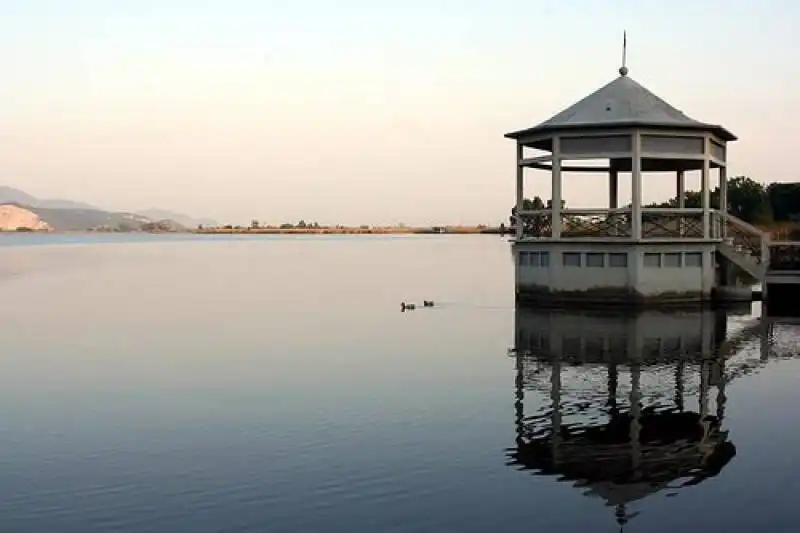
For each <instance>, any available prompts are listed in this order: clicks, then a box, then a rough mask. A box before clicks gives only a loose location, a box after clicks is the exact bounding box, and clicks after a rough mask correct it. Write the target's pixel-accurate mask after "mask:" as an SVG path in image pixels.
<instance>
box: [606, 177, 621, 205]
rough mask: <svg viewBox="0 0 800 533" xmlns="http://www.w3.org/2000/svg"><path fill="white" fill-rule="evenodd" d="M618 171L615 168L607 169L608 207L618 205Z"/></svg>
mask: <svg viewBox="0 0 800 533" xmlns="http://www.w3.org/2000/svg"><path fill="white" fill-rule="evenodd" d="M618 204H619V173H618V172H617V171H616V170H609V171H608V208H609V209H616V208H617V207H619V205H618Z"/></svg>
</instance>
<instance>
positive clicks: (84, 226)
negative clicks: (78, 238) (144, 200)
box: [27, 206, 155, 231]
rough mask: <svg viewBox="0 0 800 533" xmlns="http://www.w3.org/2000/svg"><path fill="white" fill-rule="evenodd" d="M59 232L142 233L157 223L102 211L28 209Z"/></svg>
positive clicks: (134, 216) (127, 214)
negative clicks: (145, 226) (142, 230)
mask: <svg viewBox="0 0 800 533" xmlns="http://www.w3.org/2000/svg"><path fill="white" fill-rule="evenodd" d="M27 209H28V210H30V211H33V212H34V213H36V214H37V215H39V218H41V219H42V220H44V221H45V222H47V223H48V224H49V225H50V226H51V227H52V228H53V229H55V230H58V231H85V230H106V231H140V230H141V229H142V226H144V225H145V224H150V223H153V222H155V221H154V220H151V219H149V218H146V217H143V216H140V215H135V214H133V213H112V212H110V211H102V210H100V209H58V208H52V207H36V206H30V207H28V208H27Z"/></svg>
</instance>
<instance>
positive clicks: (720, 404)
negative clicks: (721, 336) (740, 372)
mask: <svg viewBox="0 0 800 533" xmlns="http://www.w3.org/2000/svg"><path fill="white" fill-rule="evenodd" d="M716 364H717V365H718V372H719V381H718V382H717V422H718V423H719V424H720V425H721V424H722V419H723V418H725V403H726V402H727V401H728V397H727V396H725V385H726V384H727V382H728V380H727V378H726V377H725V358H724V357H720V358H719V359H717V363H716Z"/></svg>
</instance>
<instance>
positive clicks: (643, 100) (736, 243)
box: [505, 66, 768, 303]
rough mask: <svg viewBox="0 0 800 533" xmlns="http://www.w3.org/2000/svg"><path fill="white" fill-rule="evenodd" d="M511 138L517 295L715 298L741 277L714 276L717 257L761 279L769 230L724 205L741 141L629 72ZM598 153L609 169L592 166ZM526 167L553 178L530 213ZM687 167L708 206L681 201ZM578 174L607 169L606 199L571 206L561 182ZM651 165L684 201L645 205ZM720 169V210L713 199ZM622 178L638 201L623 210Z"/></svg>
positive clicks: (749, 276)
mask: <svg viewBox="0 0 800 533" xmlns="http://www.w3.org/2000/svg"><path fill="white" fill-rule="evenodd" d="M505 137H507V138H509V139H513V140H514V141H516V168H517V177H516V207H515V210H514V211H515V212H514V221H513V225H514V229H515V238H514V240H513V247H514V253H515V258H516V288H517V297H518V299H520V300H534V301H542V300H547V301H550V300H556V301H564V300H567V301H569V300H580V301H587V300H588V301H596V302H603V303H608V302H619V303H631V302H634V303H640V302H655V303H663V302H682V303H686V302H703V301H708V300H710V299H711V297H712V292H713V291H714V289H715V288H717V287H719V286H722V285H731V284H735V283H736V280H735V279H734V276H733V275H731V274H730V270H725V271H724V272H725V274H721V273H720V272H718V270H717V264H718V263H721V262H722V261H720V260H718V258H717V254H718V253H722V254H723V256H724V260H726V261H730V262H732V263H733V264H734V265H735V266H736V267H738V270H736V272H735V273H736V274H737V275H739V277H740V278H742V281H743V282H744V283H743V284H745V285H746V284H748V283H751V282H752V279H756V280H760V278H761V277H763V275H764V273H763V263H764V261H765V258H766V257H767V255H768V252H767V249H766V246H767V239H766V236H765V235H764V234H763V233H761V232H760V231H759V230H757V229H756V228H754V227H752V226H750V225H748V224H746V223H744V222H742V221H739V220H738V219H736V218H735V217H733V216H731V215H729V214H728V213H727V209H726V208H725V207H726V206H727V205H728V202H727V179H726V160H727V150H728V143H729V142H731V141H734V140H736V137H735V136H734V135H733V134H732V133H731V132H730V131H728V130H727V129H725V128H724V127H722V126H720V125H718V124H712V123H706V122H700V121H698V120H695V119H693V118H690V117H689V116H687V115H686V114H684V113H683V112H681V111H679V110H678V109H676V108H675V107H673V106H671V105H670V104H668V103H667V102H666V101H664V100H663V99H661V98H659V97H658V96H656V95H655V94H653V93H652V92H650V91H649V90H648V89H646V88H645V87H643V86H642V85H640V84H639V83H637V82H636V81H634V80H633V79H632V78H631V77H630V76H628V69H627V67H624V66H623V67H622V68H620V70H619V76H618V77H617V78H616V79H614V80H613V81H611V82H610V83H608V84H607V85H605V86H603V87H601V88H600V89H598V90H596V91H595V92H593V93H592V94H590V95H589V96H586V97H585V98H583V99H581V100H580V101H578V102H577V103H576V104H574V105H572V106H570V107H569V108H567V109H565V110H564V111H562V112H560V113H558V114H556V115H555V116H553V117H552V118H550V119H548V120H546V121H544V122H542V123H540V124H538V125H536V126H534V127H530V128H526V129H523V130H518V131H514V132H512V133H508V134H506V135H505ZM597 160H601V161H603V165H602V166H600V167H598V166H596V165H587V164H586V163H587V162H588V161H597ZM526 169H534V170H544V171H546V172H547V173H549V175H550V182H551V189H552V197H551V199H550V202H549V206H548V207H547V209H540V210H525V209H524V204H523V200H524V198H525V178H526V176H525V170H526ZM689 171H700V175H701V180H700V181H701V198H702V202H701V203H702V205H701V207H700V208H687V207H686V206H685V197H686V195H685V192H686V190H685V181H686V180H685V178H686V173H687V172H689ZM572 172H591V173H598V172H601V173H604V174H606V175H607V182H608V188H607V190H608V203H607V205H605V206H603V205H598V206H596V207H593V208H591V209H568V208H566V207H565V206H564V205H563V193H562V181H563V179H564V175H565V174H566V173H572ZM647 172H661V173H664V172H667V173H671V174H672V175H673V176H674V180H675V181H674V182H675V190H676V195H677V198H678V202H677V203H678V205H677V206H676V207H674V208H670V209H663V208H662V209H655V208H645V207H643V205H642V188H643V183H642V176H643V174H644V173H647ZM712 173H713V174H716V176H715V177H714V180H713V181H714V182H715V183H714V184H718V185H719V187H720V202H719V203H720V205H721V206H724V207H722V208H719V206H717V207H716V208H715V206H712V205H711V188H712ZM626 174H627V175H628V178H627V179H630V183H631V191H632V193H631V197H632V198H631V204H630V206H627V207H620V206H619V179H620V177H621V175H626ZM534 179H535V178H534ZM745 278H746V279H745Z"/></svg>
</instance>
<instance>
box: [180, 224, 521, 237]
mask: <svg viewBox="0 0 800 533" xmlns="http://www.w3.org/2000/svg"><path fill="white" fill-rule="evenodd" d="M190 233H194V234H198V235H215V234H219V235H231V234H236V235H298V234H299V235H482V234H483V235H486V234H489V235H502V234H504V233H508V229H507V228H505V229H504V228H497V227H485V226H434V227H370V228H362V227H358V228H352V227H333V228H327V227H315V228H204V229H196V230H190Z"/></svg>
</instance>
